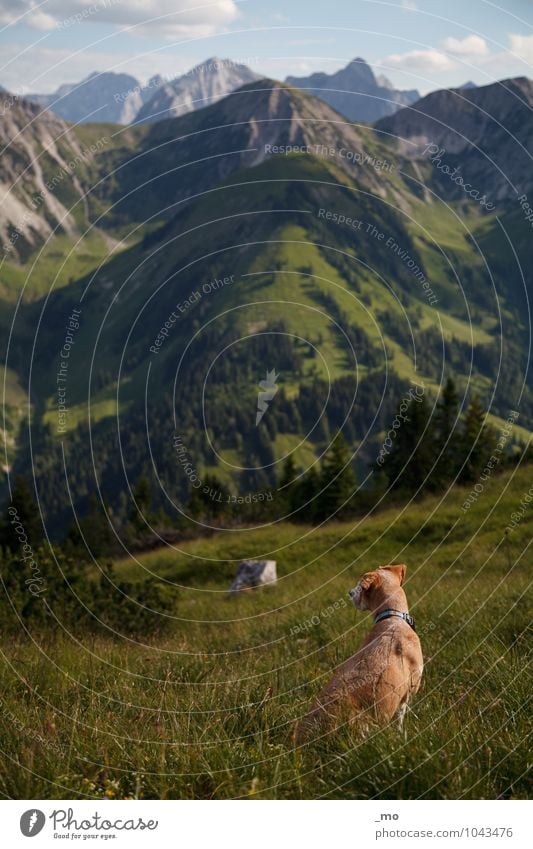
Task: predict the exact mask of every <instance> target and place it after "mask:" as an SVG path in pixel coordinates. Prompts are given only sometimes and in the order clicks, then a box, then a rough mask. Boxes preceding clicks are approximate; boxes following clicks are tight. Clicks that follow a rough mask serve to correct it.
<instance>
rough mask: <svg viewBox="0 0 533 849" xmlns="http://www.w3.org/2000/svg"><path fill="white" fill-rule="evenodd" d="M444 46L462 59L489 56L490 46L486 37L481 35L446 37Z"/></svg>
mask: <svg viewBox="0 0 533 849" xmlns="http://www.w3.org/2000/svg"><path fill="white" fill-rule="evenodd" d="M442 46H443V48H444V49H445V50H446V51H447V52H448V53H453V54H454V55H455V56H459V57H460V58H462V59H466V58H471V59H473V58H477V57H482V56H488V54H489V48H488V45H487V42H486V41H485V39H484V38H481V36H479V35H467V36H466V38H451V37H450V38H445V39H444V41H443V42H442Z"/></svg>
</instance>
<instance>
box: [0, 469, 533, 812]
mask: <svg viewBox="0 0 533 849" xmlns="http://www.w3.org/2000/svg"><path fill="white" fill-rule="evenodd" d="M530 472H531V469H525V470H522V471H519V472H518V473H515V474H514V475H511V474H507V475H505V476H502V477H498V478H494V479H493V480H491V481H489V482H488V483H487V484H486V485H485V490H484V492H483V493H482V494H481V496H480V497H479V498H478V500H477V501H476V502H475V504H474V505H473V506H472V507H471V508H470V509H469V510H468V511H467V512H466V513H463V511H462V508H461V505H462V503H463V501H464V499H465V497H466V495H467V493H466V491H462V490H460V489H456V490H455V491H453V492H452V493H450V494H449V495H448V496H447V497H446V499H445V500H444V501H443V503H442V504H440V505H439V504H438V501H437V499H429V500H426V501H424V502H422V503H420V504H415V505H412V506H411V507H409V508H408V509H407V510H405V511H401V510H394V511H389V512H387V513H383V514H380V515H379V516H378V517H375V518H369V519H367V520H365V521H364V522H362V523H353V522H352V523H349V524H340V523H339V524H330V525H328V526H326V527H325V528H323V529H315V530H312V529H310V528H306V527H294V526H291V525H283V526H271V527H269V528H265V529H262V530H257V531H243V532H242V533H238V534H235V533H228V534H221V535H220V536H219V537H217V538H211V539H208V540H199V541H197V542H193V543H188V544H186V546H184V549H183V551H182V552H176V551H173V550H168V549H167V550H164V551H163V550H161V551H157V552H152V553H150V554H148V555H146V556H144V557H141V558H140V562H139V563H135V562H134V561H132V560H127V561H126V560H125V561H121V562H119V563H117V564H116V566H115V569H116V572H117V574H118V575H119V576H120V577H121V578H127V579H128V580H139V581H141V580H143V579H144V577H145V576H146V574H147V571H146V570H148V571H149V572H152V573H155V574H157V575H158V576H160V577H162V578H163V579H164V580H166V581H170V582H172V583H174V584H176V585H178V587H179V591H178V600H177V603H176V619H175V620H173V621H172V622H171V624H170V626H169V628H168V629H167V630H166V632H165V636H164V637H153V638H150V639H149V638H147V639H146V640H144V641H143V640H139V638H138V637H136V638H133V637H131V636H129V634H128V623H127V622H124V623H123V628H122V629H121V630H122V636H119V635H116V634H115V635H114V634H112V633H107V634H105V633H102V634H100V635H94V634H93V635H87V634H85V633H83V632H81V631H80V633H77V632H76V631H75V630H72V631H71V632H70V633H67V632H66V631H63V630H61V629H57V630H56V631H55V632H54V633H51V632H50V631H47V632H44V633H43V632H42V631H40V632H36V633H27V634H25V633H24V632H23V630H22V628H21V630H20V636H19V637H18V639H16V640H15V641H10V643H9V644H7V645H4V647H3V656H4V663H3V664H2V667H1V675H2V680H1V690H0V730H1V741H0V747H1V749H2V751H3V758H2V764H1V767H0V792H2V793H3V794H5V795H6V796H8V797H18V798H85V797H96V798H103V797H105V798H184V799H189V798H190V799H193V798H217V799H221V798H235V797H250V798H283V799H299V798H321V797H324V798H365V799H367V798H382V799H394V798H454V799H456V798H465V799H470V798H501V797H504V798H509V797H513V798H522V797H525V796H526V794H527V784H526V778H527V769H528V750H529V749H528V729H529V725H528V708H529V707H530V698H531V684H530V678H528V661H529V655H528V644H527V628H528V625H529V621H530V617H529V611H528V607H527V595H526V593H527V590H528V586H529V581H530V578H529V574H528V572H529V570H528V568H527V567H528V559H529V558H528V554H527V551H526V549H527V546H528V544H529V541H530V539H531V531H532V516H533V510H532V512H531V513H527V512H526V513H525V515H524V518H523V519H522V521H521V523H520V525H519V526H518V527H517V528H516V529H515V530H514V531H513V532H512V533H510V534H507V535H506V534H505V533H504V531H505V526H506V525H507V523H508V522H509V517H510V513H511V512H512V511H513V509H515V508H516V505H517V504H518V502H519V501H520V498H521V497H522V495H523V494H524V492H525V491H527V489H528V488H529V485H530ZM267 554H270V555H271V556H274V557H275V558H276V559H277V561H278V571H279V575H280V580H279V582H278V584H277V585H276V586H274V587H270V588H266V589H264V590H262V591H256V592H253V593H243V594H241V595H239V596H238V597H237V598H232V599H230V598H228V597H227V594H226V590H227V587H228V584H229V580H230V578H231V577H232V575H233V573H234V570H235V561H236V560H238V559H239V558H241V557H245V556H266V555H267ZM210 558H216V559H217V562H212V561H211V560H210ZM387 562H405V563H407V565H408V580H407V584H406V591H407V595H408V598H409V601H410V606H411V610H412V612H413V613H414V615H415V616H416V619H417V624H418V628H419V633H420V636H421V641H422V646H423V650H424V655H425V661H426V669H425V674H424V682H423V687H422V689H421V692H420V694H419V696H418V697H417V698H416V700H415V702H414V703H413V705H412V711H411V712H410V714H408V716H407V719H406V723H405V727H404V732H403V733H399V732H398V731H397V730H396V728H395V727H386V728H383V729H380V730H376V731H373V732H372V733H371V734H370V735H369V736H368V737H367V738H365V739H361V738H360V737H359V736H358V735H357V733H356V732H355V730H354V729H353V728H351V727H344V728H342V729H341V730H340V731H338V732H336V733H334V734H330V735H327V736H325V737H323V738H322V739H321V740H319V741H316V742H314V743H311V744H309V745H307V746H305V747H302V748H300V749H294V748H293V746H292V745H291V742H290V734H291V731H292V728H293V724H294V722H295V721H296V719H297V718H298V717H299V716H301V715H302V713H303V712H304V711H305V710H306V708H307V706H308V703H309V701H310V700H311V699H312V698H313V696H315V695H316V694H317V692H318V690H319V688H320V687H321V685H322V684H323V683H324V682H325V681H326V680H327V679H328V678H329V677H330V675H331V673H332V670H333V668H334V667H335V666H336V665H337V664H339V663H340V662H342V661H343V660H344V659H345V658H347V657H348V656H349V655H350V654H352V653H353V652H354V651H355V649H356V647H357V645H358V643H359V642H360V640H361V639H362V637H363V635H364V634H365V633H366V632H367V630H368V628H369V627H370V619H369V617H368V616H365V615H364V614H361V613H359V612H357V611H356V610H355V609H354V608H353V607H351V606H350V605H349V604H348V603H347V602H348V598H347V591H348V589H349V588H350V587H351V586H353V584H354V582H355V581H356V579H357V577H358V576H359V575H360V574H361V573H362V572H363V571H366V570H368V569H370V568H373V567H375V566H377V565H379V564H382V563H387ZM345 602H346V603H345ZM154 615H157V614H154ZM529 714H530V712H529Z"/></svg>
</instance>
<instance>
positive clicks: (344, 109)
mask: <svg viewBox="0 0 533 849" xmlns="http://www.w3.org/2000/svg"><path fill="white" fill-rule="evenodd" d="M285 82H286V83H287V85H291V86H297V88H301V89H304V90H305V91H307V92H309V94H314V95H315V97H320V98H321V100H325V101H326V103H329V105H330V106H333V108H334V109H336V110H337V111H338V112H340V113H341V114H342V115H346V117H347V118H349V119H350V120H351V121H366V122H368V123H373V122H374V121H377V120H378V119H379V118H383V117H384V116H385V115H392V114H393V113H394V112H396V111H397V110H398V109H400V107H402V106H408V105H409V104H411V103H414V102H415V101H416V100H418V99H419V97H420V95H419V93H418V92H417V91H415V90H413V91H399V90H397V89H395V88H394V86H393V85H392V83H391V82H390V80H388V79H387V77H383V76H381V77H379V78H378V79H376V77H375V76H374V72H373V71H372V68H371V67H370V66H369V65H367V63H366V62H365V61H364V59H354V60H353V61H352V62H350V63H349V64H348V65H347V66H346V67H345V68H341V70H340V71H337V72H336V73H335V74H325V73H318V74H311V76H310V77H287V79H286V80H285Z"/></svg>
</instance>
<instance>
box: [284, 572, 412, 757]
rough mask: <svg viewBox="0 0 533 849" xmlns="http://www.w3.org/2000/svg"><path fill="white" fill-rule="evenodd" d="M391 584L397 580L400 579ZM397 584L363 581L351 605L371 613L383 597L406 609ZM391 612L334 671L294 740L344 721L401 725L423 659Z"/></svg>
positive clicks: (407, 627)
mask: <svg viewBox="0 0 533 849" xmlns="http://www.w3.org/2000/svg"><path fill="white" fill-rule="evenodd" d="M390 568H392V567H390ZM394 568H399V567H394ZM402 568H403V573H401V582H403V575H404V574H405V567H402ZM380 571H381V570H380ZM374 574H375V573H374ZM365 578H367V576H365ZM365 578H363V581H364V580H365ZM396 580H397V581H399V580H400V579H399V577H397V578H396ZM363 581H362V582H361V583H363ZM401 582H398V584H397V586H396V587H394V586H391V580H390V579H389V578H388V577H387V579H386V580H382V579H381V576H380V579H379V580H377V579H374V578H373V579H372V580H371V581H368V580H367V586H366V587H363V589H362V591H361V593H359V594H358V596H357V601H356V602H355V603H356V604H357V606H361V607H362V609H373V606H374V607H375V608H377V609H379V608H380V607H382V606H383V603H384V602H383V599H384V598H385V599H386V604H387V605H389V604H390V602H391V601H393V602H394V604H396V605H398V608H400V606H401V605H403V607H404V608H405V610H407V606H406V605H407V600H406V599H405V593H404V592H403V590H400V586H401ZM376 584H377V585H376ZM358 586H361V584H360V585H358ZM356 589H357V588H356ZM378 590H381V592H378ZM365 592H366V603H365V605H364V606H363V604H361V605H360V604H359V603H358V602H359V599H360V597H361V596H362V593H365ZM399 593H401V596H403V599H402V597H401V596H400V595H399ZM372 596H374V599H373V602H372V600H371V599H372ZM393 596H394V597H393ZM390 606H391V607H392V604H391V605H390ZM394 610H395V613H393V614H391V615H390V616H389V618H385V619H383V620H382V621H379V622H376V624H375V625H374V627H373V628H372V630H371V631H370V633H369V634H368V635H367V636H366V638H365V640H364V642H363V644H362V646H361V648H360V649H359V650H358V651H357V652H356V654H354V655H353V656H352V657H351V658H349V660H347V661H345V663H343V664H342V665H341V666H340V667H339V668H338V669H337V670H336V672H335V674H334V676H333V678H332V680H331V681H330V682H329V683H328V684H327V685H326V686H325V687H324V689H323V690H322V691H321V693H320V694H319V696H318V698H317V700H316V702H315V703H314V705H313V706H312V708H311V711H310V713H309V714H308V715H307V716H306V717H305V718H304V719H303V720H302V721H301V722H300V723H299V724H298V726H297V729H296V733H295V740H296V742H302V741H303V740H304V739H306V738H308V737H309V736H310V734H311V733H312V732H313V730H319V728H318V727H319V726H324V725H326V724H328V725H331V724H332V723H333V724H334V725H336V724H337V723H338V722H339V721H342V720H343V719H345V718H346V719H347V720H348V721H351V722H354V721H355V722H357V723H358V725H359V726H360V727H361V729H362V730H364V729H365V728H367V727H368V726H369V725H370V724H371V723H372V722H387V721H389V720H391V719H393V718H395V717H396V718H397V719H398V721H399V723H400V724H401V722H402V720H403V716H404V714H405V710H406V709H407V705H408V703H409V700H410V699H411V697H412V696H414V694H415V693H416V692H417V690H418V688H419V686H420V680H421V678H422V670H423V657H422V648H421V645H420V640H419V638H418V635H417V634H416V632H415V631H414V629H413V628H412V627H411V625H409V624H408V622H407V621H406V620H405V619H404V618H402V617H401V615H398V614H401V612H402V611H401V609H398V610H397V609H396V608H394Z"/></svg>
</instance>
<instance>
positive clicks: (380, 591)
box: [349, 564, 407, 610]
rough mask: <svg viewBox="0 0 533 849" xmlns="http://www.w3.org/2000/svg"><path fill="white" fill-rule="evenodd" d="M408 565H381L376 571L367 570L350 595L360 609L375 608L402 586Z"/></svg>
mask: <svg viewBox="0 0 533 849" xmlns="http://www.w3.org/2000/svg"><path fill="white" fill-rule="evenodd" d="M406 569H407V567H406V566H404V565H403V564H402V565H400V566H381V567H380V568H379V569H376V570H375V571H374V572H366V574H364V575H363V577H362V578H361V580H360V581H359V583H358V584H357V586H355V587H354V588H353V590H350V592H349V596H350V598H351V600H352V602H353V604H355V606H356V607H357V608H358V610H375V608H376V607H377V606H378V604H380V603H382V601H383V599H384V598H386V597H387V596H388V595H392V594H393V593H394V590H396V589H398V587H401V586H402V584H403V582H404V580H405V572H406Z"/></svg>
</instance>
